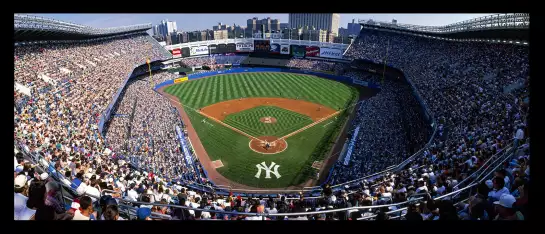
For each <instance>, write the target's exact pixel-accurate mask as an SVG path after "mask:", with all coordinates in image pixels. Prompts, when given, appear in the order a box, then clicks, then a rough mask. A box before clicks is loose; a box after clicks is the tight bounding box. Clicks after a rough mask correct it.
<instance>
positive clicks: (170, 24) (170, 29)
mask: <svg viewBox="0 0 545 234" xmlns="http://www.w3.org/2000/svg"><path fill="white" fill-rule="evenodd" d="M155 31H156V32H157V33H158V34H159V35H161V36H163V37H167V36H169V35H170V34H172V33H175V32H176V31H178V29H177V26H176V21H168V20H162V21H161V23H160V24H159V25H157V30H154V32H155Z"/></svg>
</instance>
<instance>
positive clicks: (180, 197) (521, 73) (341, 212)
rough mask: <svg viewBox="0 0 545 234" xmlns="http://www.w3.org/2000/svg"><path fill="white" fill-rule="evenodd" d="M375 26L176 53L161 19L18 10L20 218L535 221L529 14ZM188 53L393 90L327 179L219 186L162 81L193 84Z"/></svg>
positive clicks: (355, 133)
mask: <svg viewBox="0 0 545 234" xmlns="http://www.w3.org/2000/svg"><path fill="white" fill-rule="evenodd" d="M501 22H506V23H501ZM509 22H515V23H509ZM360 23H361V24H362V26H363V29H362V30H361V32H360V34H359V35H358V37H357V38H356V39H355V40H354V42H353V43H352V44H351V45H350V46H349V47H348V49H346V47H342V49H341V47H339V46H337V45H331V44H324V43H318V44H312V45H310V44H309V45H305V44H304V43H307V42H297V41H295V42H293V44H295V45H297V46H309V47H310V46H319V47H320V48H324V49H322V50H324V51H325V50H326V49H329V50H339V52H342V54H343V56H342V58H330V59H331V60H328V58H327V57H323V59H320V60H315V59H308V58H302V57H299V56H293V54H282V55H277V54H273V55H270V54H266V53H252V52H244V53H237V52H236V51H224V53H215V54H212V53H211V52H209V53H208V54H199V55H197V57H195V56H193V55H191V54H188V55H185V54H184V53H183V51H190V50H189V49H186V50H184V49H183V48H187V47H191V48H193V47H200V46H209V44H210V43H215V44H219V43H227V44H229V43H230V42H229V41H228V42H206V45H205V44H203V43H200V44H198V45H197V44H195V45H193V44H192V45H187V46H186V45H180V49H181V51H182V58H173V56H172V54H171V53H170V52H169V51H168V50H170V49H175V48H167V49H165V47H162V46H160V45H159V44H158V42H157V41H156V40H155V39H153V38H152V37H150V36H149V35H148V34H147V33H146V30H149V29H150V28H151V25H134V26H127V27H120V28H107V29H97V28H91V27H87V26H83V25H77V24H73V23H68V22H61V21H58V20H53V19H46V18H42V17H36V16H29V15H15V24H14V25H15V37H14V40H15V41H16V42H15V50H14V81H15V86H14V89H15V92H14V136H15V145H14V146H15V152H14V161H15V162H14V164H15V165H14V173H15V178H14V190H15V220H48V219H49V220H53V219H54V220H99V219H105V220H134V219H143V220H382V219H401V220H522V219H526V218H527V217H528V215H529V213H528V198H527V196H528V188H529V180H530V178H529V165H530V143H529V142H530V137H529V134H528V133H529V125H528V121H527V118H528V113H529V106H528V103H529V61H528V53H529V52H528V50H529V49H528V46H527V42H526V38H527V34H528V27H529V16H528V15H527V14H500V15H492V16H489V17H483V18H479V19H475V20H470V21H465V22H460V23H457V24H453V25H447V26H444V27H427V26H417V25H403V24H398V25H391V24H389V23H383V22H371V21H360ZM248 40H249V39H244V41H245V43H246V41H248ZM233 43H235V44H236V43H237V42H236V41H233ZM271 43H273V42H272V40H271ZM278 43H279V44H282V43H292V42H285V41H278ZM215 44H214V45H215ZM226 48H229V47H228V46H227V47H226ZM207 51H210V50H207ZM339 54H341V53H339ZM303 57H304V56H303ZM317 57H320V56H317ZM148 59H149V60H150V62H151V63H150V65H149V66H148V65H147V64H146V63H147V60H148ZM174 60H175V61H176V62H179V63H180V64H181V66H182V67H187V68H195V67H204V66H206V67H208V68H210V70H212V71H207V72H224V71H226V69H229V68H226V65H229V66H237V67H238V66H241V67H242V68H244V67H260V66H263V67H278V68H283V69H289V70H297V71H301V72H305V73H306V72H311V71H312V72H324V73H328V74H334V75H335V76H339V77H341V76H342V77H345V78H347V79H350V81H351V82H353V83H354V84H360V85H364V86H369V87H371V86H373V85H375V84H376V86H377V87H380V91H377V92H376V93H373V94H372V95H369V97H367V98H366V99H365V100H363V101H361V102H358V105H357V106H356V107H355V108H354V109H355V112H354V113H353V116H352V117H351V118H350V119H349V122H348V127H347V128H346V129H347V130H346V139H342V140H345V141H344V142H345V146H344V147H343V150H342V151H340V152H339V155H338V158H339V159H338V160H337V161H336V162H334V163H332V166H331V167H330V168H327V173H325V175H321V176H319V183H317V184H314V185H313V186H312V187H305V188H303V189H297V190H288V189H283V190H262V191H256V190H249V189H241V188H235V187H232V186H225V185H217V184H215V183H214V179H215V178H210V177H209V176H208V173H207V171H206V170H205V168H204V166H203V164H201V160H200V158H199V157H198V156H197V155H196V151H197V150H196V147H194V145H193V144H194V142H191V141H190V138H189V134H191V132H190V131H189V130H188V129H189V126H188V123H186V122H184V118H182V116H180V112H179V111H178V110H177V109H176V107H175V106H174V105H173V104H172V102H171V101H170V100H169V99H168V98H167V97H165V96H163V95H161V94H160V93H159V92H157V90H156V89H154V88H153V87H155V86H156V85H157V84H161V83H165V82H169V81H173V82H174V83H175V82H176V80H178V79H179V76H177V75H174V74H172V73H169V72H166V71H164V70H165V66H164V65H165V64H168V63H173V61H174ZM340 60H342V62H341V61H340ZM150 74H151V75H150ZM204 76H206V75H196V76H194V77H199V78H200V77H204ZM332 76H333V75H332ZM185 78H187V79H189V80H191V79H193V76H190V77H185ZM343 136H344V135H343ZM417 207H418V208H419V209H417Z"/></svg>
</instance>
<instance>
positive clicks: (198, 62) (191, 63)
mask: <svg viewBox="0 0 545 234" xmlns="http://www.w3.org/2000/svg"><path fill="white" fill-rule="evenodd" d="M182 63H183V64H185V65H186V66H187V67H200V66H209V67H212V66H213V65H216V58H215V57H213V56H210V57H209V56H203V57H190V58H184V59H182Z"/></svg>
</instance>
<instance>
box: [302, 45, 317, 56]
mask: <svg viewBox="0 0 545 234" xmlns="http://www.w3.org/2000/svg"><path fill="white" fill-rule="evenodd" d="M305 56H306V57H318V56H320V47H318V46H309V47H307V48H306V53H305Z"/></svg>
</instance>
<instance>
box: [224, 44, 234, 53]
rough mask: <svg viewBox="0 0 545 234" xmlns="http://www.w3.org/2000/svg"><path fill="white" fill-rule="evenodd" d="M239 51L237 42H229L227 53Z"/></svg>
mask: <svg viewBox="0 0 545 234" xmlns="http://www.w3.org/2000/svg"><path fill="white" fill-rule="evenodd" d="M235 52H237V44H235V43H229V44H227V51H225V53H235Z"/></svg>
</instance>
